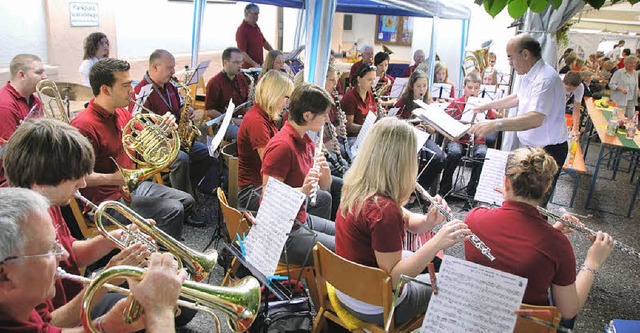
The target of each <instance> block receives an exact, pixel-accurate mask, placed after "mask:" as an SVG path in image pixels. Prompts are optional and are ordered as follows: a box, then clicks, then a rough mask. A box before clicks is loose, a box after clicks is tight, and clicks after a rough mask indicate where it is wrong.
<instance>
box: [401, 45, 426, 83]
mask: <svg viewBox="0 0 640 333" xmlns="http://www.w3.org/2000/svg"><path fill="white" fill-rule="evenodd" d="M424 60H425V54H424V51H423V50H416V52H414V53H413V65H411V66H409V67H407V69H405V70H404V72H403V73H402V77H410V76H411V74H413V71H415V70H416V68H418V66H419V65H420V64H422V63H423V62H424Z"/></svg>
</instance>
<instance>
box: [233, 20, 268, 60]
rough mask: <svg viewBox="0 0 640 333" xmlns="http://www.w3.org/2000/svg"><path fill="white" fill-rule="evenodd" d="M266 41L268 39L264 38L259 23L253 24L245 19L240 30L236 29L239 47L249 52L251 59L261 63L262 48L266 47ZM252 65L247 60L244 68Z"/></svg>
mask: <svg viewBox="0 0 640 333" xmlns="http://www.w3.org/2000/svg"><path fill="white" fill-rule="evenodd" d="M265 42H266V39H264V36H263V35H262V31H260V27H258V25H257V24H256V25H255V26H251V25H250V24H249V23H247V21H244V20H243V21H242V24H240V26H239V27H238V30H236V43H237V44H238V48H239V49H240V50H241V51H242V52H247V54H248V55H249V57H251V59H253V60H254V61H255V62H257V63H259V64H261V65H262V62H263V53H262V49H263V48H264V43H265ZM250 67H253V66H251V64H249V63H248V62H246V61H245V62H244V64H242V68H250Z"/></svg>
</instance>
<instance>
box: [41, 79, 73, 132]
mask: <svg viewBox="0 0 640 333" xmlns="http://www.w3.org/2000/svg"><path fill="white" fill-rule="evenodd" d="M36 92H37V93H38V98H40V100H41V101H42V111H43V113H44V116H45V117H47V118H53V119H58V120H60V121H64V122H65V123H67V124H68V123H70V122H71V119H70V117H69V112H68V111H69V110H68V108H67V107H65V106H64V103H65V102H67V103H68V101H67V100H66V98H65V101H63V100H62V97H61V96H60V91H59V90H58V86H57V85H56V83H55V82H53V81H51V80H49V79H46V80H42V81H40V82H38V84H37V85H36Z"/></svg>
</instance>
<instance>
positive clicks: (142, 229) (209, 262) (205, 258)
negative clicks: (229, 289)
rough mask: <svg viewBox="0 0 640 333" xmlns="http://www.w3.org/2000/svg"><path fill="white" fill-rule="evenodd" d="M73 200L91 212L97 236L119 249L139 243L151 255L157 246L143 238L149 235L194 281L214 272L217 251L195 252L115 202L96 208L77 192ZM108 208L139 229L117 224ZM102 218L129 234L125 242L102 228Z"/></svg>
mask: <svg viewBox="0 0 640 333" xmlns="http://www.w3.org/2000/svg"><path fill="white" fill-rule="evenodd" d="M76 198H78V199H80V201H82V202H83V203H84V204H85V205H86V206H88V207H89V208H90V209H91V210H92V211H93V213H94V220H95V223H96V227H97V228H98V231H99V232H100V234H102V236H104V237H105V238H107V239H109V240H111V241H112V242H114V243H115V244H116V245H118V247H120V248H121V249H124V248H125V247H127V246H129V245H130V244H131V243H133V242H141V243H143V244H145V245H147V247H148V248H149V251H152V252H153V251H155V250H157V246H155V244H153V242H150V241H149V240H148V239H147V238H146V235H149V236H150V237H151V238H152V239H153V240H154V241H155V242H156V243H157V244H159V245H160V246H163V247H164V248H165V249H166V250H167V251H169V252H171V254H173V255H174V256H175V257H176V258H177V259H178V262H179V263H180V264H181V265H182V266H183V267H185V268H186V270H187V272H188V273H189V275H190V277H191V279H193V280H195V281H202V280H204V279H205V278H207V276H209V273H211V270H213V267H214V266H215V265H216V262H217V260H218V251H216V250H211V251H209V252H205V253H202V252H198V251H195V250H193V249H191V248H189V247H187V246H186V245H184V244H182V243H180V242H179V241H177V240H176V239H175V238H173V237H171V236H169V235H168V234H167V233H165V232H164V231H162V230H161V229H160V228H158V227H156V226H155V225H152V224H151V223H149V222H148V221H147V220H146V219H145V218H144V217H142V216H140V214H138V213H136V212H135V211H133V210H132V209H131V208H129V207H127V206H125V205H124V204H122V203H120V202H118V201H105V202H102V203H101V204H100V205H98V206H96V205H95V204H93V203H92V202H91V201H89V200H88V199H86V198H84V197H83V196H82V195H80V194H79V193H76ZM107 209H113V210H114V211H116V212H118V213H120V214H121V215H122V216H124V218H126V219H127V220H128V221H130V222H131V223H132V224H134V225H136V226H137V227H138V230H136V231H131V230H129V229H128V228H127V226H125V225H123V224H122V223H121V222H120V221H118V220H117V219H115V218H114V217H112V216H111V215H109V214H107V213H106V210H107ZM103 218H105V219H107V220H108V221H109V222H111V223H112V224H113V225H116V226H118V227H119V228H121V229H122V230H123V231H124V232H125V233H128V234H129V237H128V238H127V239H128V241H123V240H119V239H117V238H115V237H113V236H112V235H111V234H110V233H109V232H108V231H107V229H106V228H105V226H104V222H103Z"/></svg>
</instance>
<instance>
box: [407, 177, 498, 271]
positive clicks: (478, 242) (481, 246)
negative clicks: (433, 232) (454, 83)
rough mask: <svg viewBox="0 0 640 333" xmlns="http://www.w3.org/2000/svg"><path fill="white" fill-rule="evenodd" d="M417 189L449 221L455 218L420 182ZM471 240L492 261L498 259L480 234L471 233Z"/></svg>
mask: <svg viewBox="0 0 640 333" xmlns="http://www.w3.org/2000/svg"><path fill="white" fill-rule="evenodd" d="M416 190H418V192H419V193H420V194H421V195H422V196H423V197H424V198H425V199H427V200H428V201H429V202H430V203H431V204H432V205H434V206H435V207H436V209H437V210H438V211H439V212H440V214H442V215H443V216H444V217H445V219H446V220H447V222H449V221H451V220H453V219H454V217H453V214H452V213H450V212H449V211H447V210H446V209H445V208H444V206H442V205H441V204H439V203H438V202H436V200H435V199H434V198H433V197H432V196H431V194H429V192H427V190H425V189H424V188H423V187H422V186H421V185H420V184H418V182H416ZM469 242H471V244H472V245H473V246H475V247H476V249H478V250H480V252H481V253H482V254H483V255H484V256H485V257H487V258H488V259H489V260H490V261H494V260H496V258H495V257H494V256H493V255H491V249H490V248H489V247H488V246H487V244H485V243H484V242H483V241H482V240H481V239H480V238H478V236H476V235H475V234H474V233H472V234H471V237H470V238H469Z"/></svg>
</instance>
